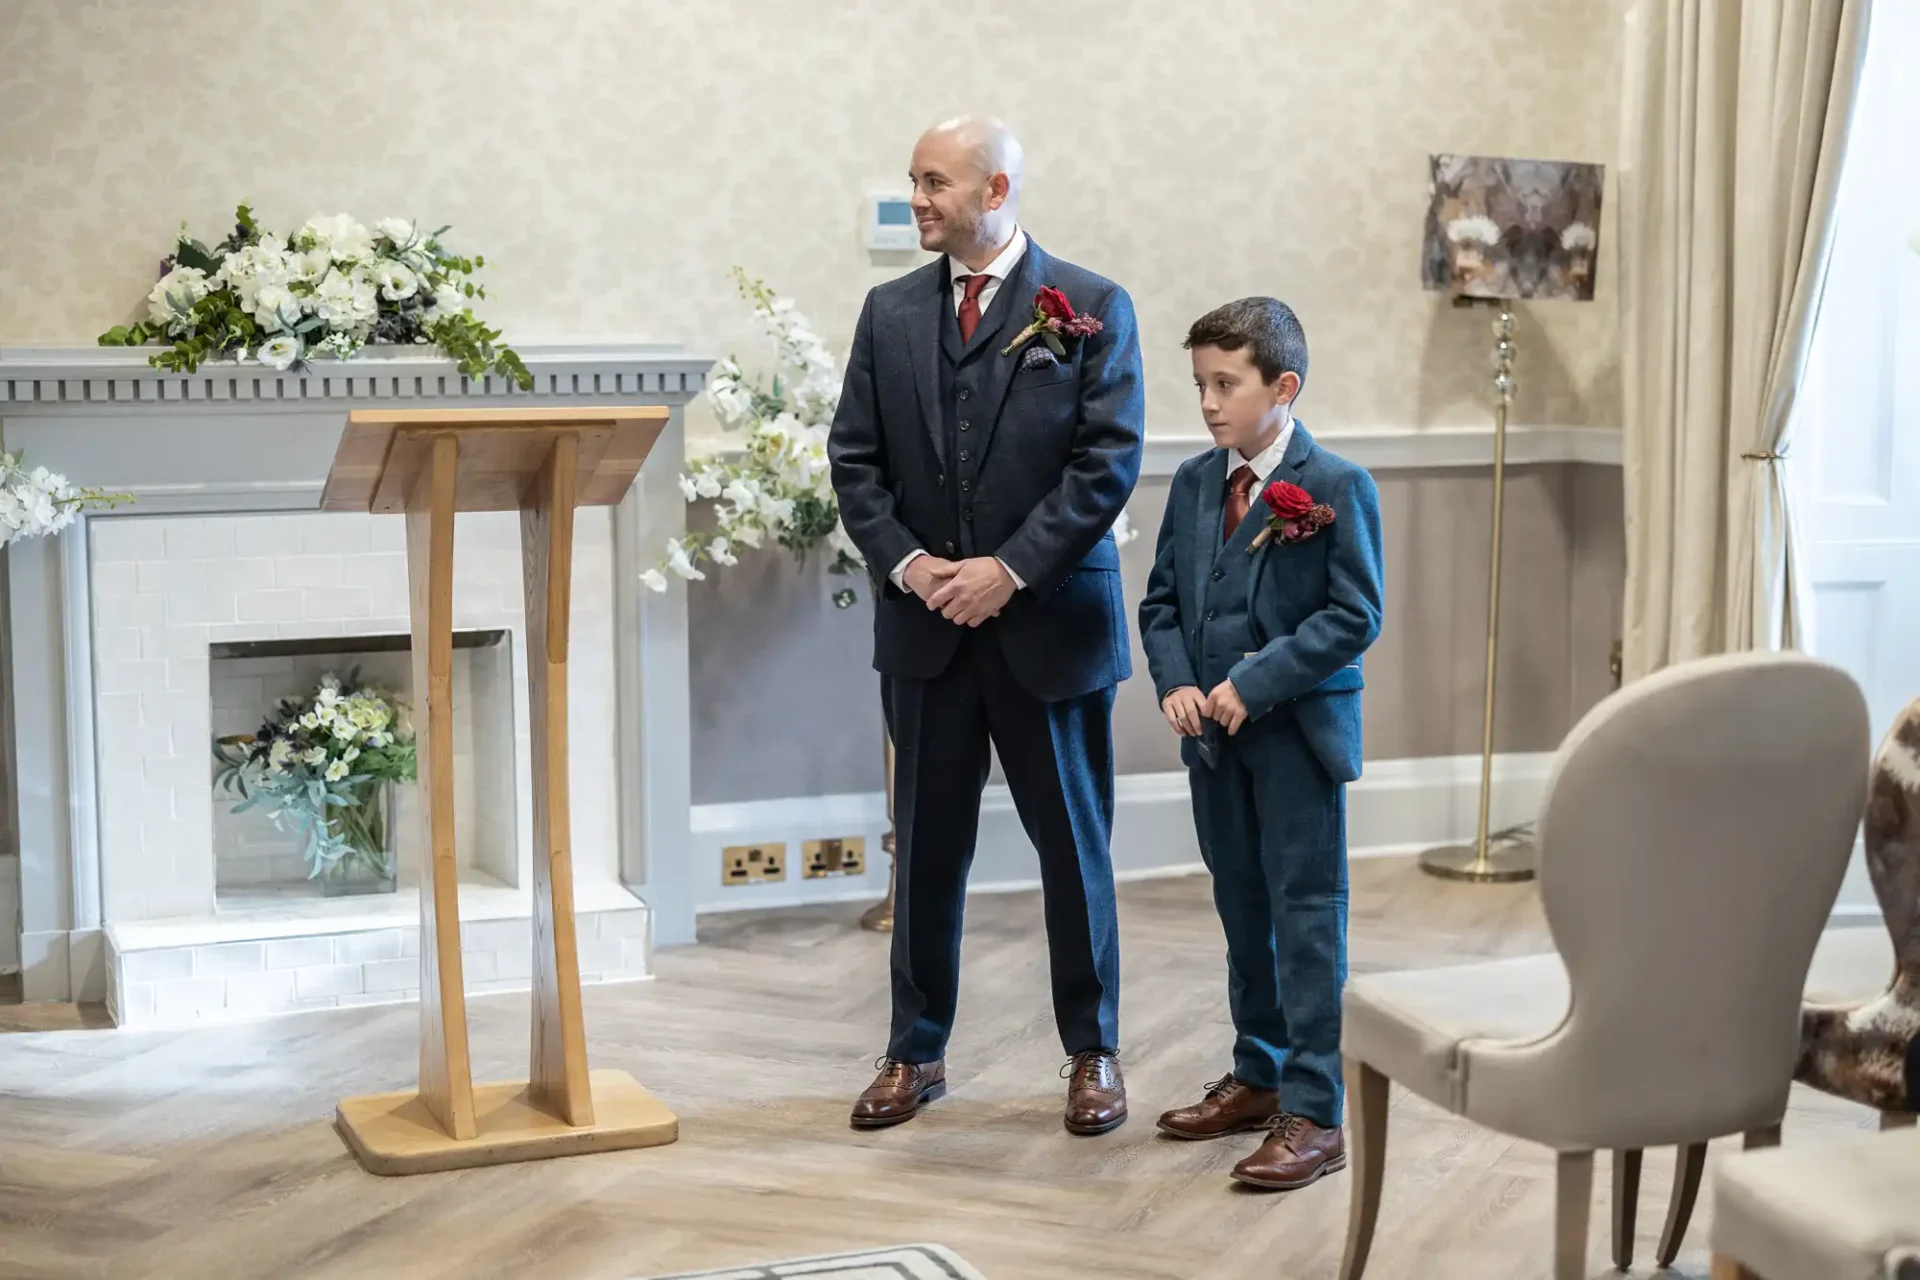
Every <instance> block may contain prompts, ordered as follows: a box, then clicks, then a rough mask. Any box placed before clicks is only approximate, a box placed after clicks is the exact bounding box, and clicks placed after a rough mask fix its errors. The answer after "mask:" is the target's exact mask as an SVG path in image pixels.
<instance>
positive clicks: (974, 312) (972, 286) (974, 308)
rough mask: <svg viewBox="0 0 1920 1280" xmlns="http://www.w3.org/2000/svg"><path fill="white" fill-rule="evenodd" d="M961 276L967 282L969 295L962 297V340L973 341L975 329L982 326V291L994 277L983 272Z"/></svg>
mask: <svg viewBox="0 0 1920 1280" xmlns="http://www.w3.org/2000/svg"><path fill="white" fill-rule="evenodd" d="M960 278H961V279H962V280H964V281H966V284H967V296H966V297H964V298H962V299H960V341H962V342H972V341H973V331H974V330H975V329H978V328H979V327H980V291H981V290H983V289H985V288H986V287H987V285H988V284H989V283H990V282H991V281H992V280H993V277H992V276H990V275H987V274H986V273H985V272H981V273H980V274H979V275H974V276H961V277H960Z"/></svg>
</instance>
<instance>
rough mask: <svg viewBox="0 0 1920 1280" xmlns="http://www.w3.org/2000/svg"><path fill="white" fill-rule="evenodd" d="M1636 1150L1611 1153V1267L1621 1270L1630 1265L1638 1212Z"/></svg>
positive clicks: (1639, 1155) (1638, 1169) (1631, 1263)
mask: <svg viewBox="0 0 1920 1280" xmlns="http://www.w3.org/2000/svg"><path fill="white" fill-rule="evenodd" d="M1641 1154H1642V1153H1641V1152H1640V1151H1639V1150H1638V1149H1635V1150H1632V1151H1616V1152H1614V1153H1613V1265H1614V1266H1615V1267H1616V1268H1618V1269H1619V1270H1621V1271H1625V1270H1627V1268H1629V1267H1631V1266H1632V1265H1633V1227H1634V1220H1635V1219H1636V1218H1637V1217H1638V1216H1639V1212H1640V1157H1641Z"/></svg>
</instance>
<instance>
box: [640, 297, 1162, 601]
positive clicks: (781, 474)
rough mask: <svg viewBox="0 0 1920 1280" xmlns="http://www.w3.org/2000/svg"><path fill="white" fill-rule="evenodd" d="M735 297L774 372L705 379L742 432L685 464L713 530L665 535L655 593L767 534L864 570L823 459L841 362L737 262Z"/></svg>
mask: <svg viewBox="0 0 1920 1280" xmlns="http://www.w3.org/2000/svg"><path fill="white" fill-rule="evenodd" d="M733 278H734V283H735V284H736V285H737V286H738V287H739V290H740V295H741V297H743V298H745V299H746V300H747V301H748V302H749V303H750V304H752V306H753V312H754V315H756V316H758V317H759V319H760V322H761V324H762V325H763V326H764V327H765V329H766V331H767V334H768V336H769V337H771V338H772V339H773V343H774V351H775V355H776V357H777V359H776V364H775V368H774V372H773V375H772V378H771V380H770V381H769V382H767V383H765V384H763V383H762V382H761V381H760V380H758V379H750V378H748V377H747V375H746V374H745V373H744V372H743V371H742V370H741V367H740V362H739V360H738V359H737V358H735V357H732V356H729V357H728V358H727V359H725V360H722V361H720V362H719V363H718V364H716V365H714V367H713V369H712V371H711V372H710V373H709V374H708V375H707V390H706V398H707V403H708V404H709V405H710V406H711V407H712V409H713V413H714V416H715V418H717V419H718V420H719V422H720V427H721V429H722V430H723V431H727V432H739V431H745V432H746V444H745V446H744V447H743V448H742V449H740V450H739V451H738V452H732V451H729V452H726V453H718V454H711V455H708V456H707V457H704V458H699V459H697V460H695V461H693V462H692V463H691V464H689V466H688V469H687V472H686V473H685V474H684V475H682V476H681V477H680V491H681V493H683V494H684V495H685V496H686V499H687V502H688V503H689V504H692V503H695V502H713V503H715V529H714V531H713V532H712V533H692V534H688V535H687V537H686V538H685V539H677V538H676V539H669V540H668V542H667V550H666V554H665V555H664V556H663V557H662V558H661V560H660V563H659V565H658V566H657V567H656V568H652V569H648V570H647V571H646V572H645V573H642V574H641V575H640V580H641V581H642V582H644V583H645V584H646V585H647V587H648V588H649V589H651V590H654V591H665V590H666V589H667V585H668V577H667V575H668V574H673V575H674V576H676V577H680V578H684V579H687V580H689V581H694V582H701V581H705V579H706V576H707V575H706V572H705V571H704V570H703V569H702V568H701V567H700V566H701V565H702V564H703V563H710V564H714V565H718V566H721V567H726V566H728V565H734V564H738V563H739V555H738V548H740V547H749V548H753V549H756V550H757V549H759V548H761V547H764V546H765V545H766V544H767V541H768V540H769V539H771V540H772V541H773V542H775V543H777V544H778V545H779V546H781V547H784V548H786V549H787V550H788V551H789V552H791V553H792V554H793V556H794V557H795V558H796V559H798V560H800V561H802V562H803V563H804V562H805V560H806V558H807V556H808V555H809V554H811V553H812V552H814V551H816V550H819V549H820V548H822V547H823V546H824V547H825V548H826V549H827V550H829V551H831V552H832V554H833V563H832V565H831V566H830V569H829V571H830V572H832V573H835V574H843V575H847V574H857V573H861V572H863V571H864V570H865V569H866V561H865V560H864V559H863V558H862V557H861V555H860V549H859V548H858V547H856V546H854V544H853V539H852V538H851V537H849V536H848V535H847V530H846V526H845V525H843V524H841V523H840V503H839V500H838V499H837V498H836V497H835V496H834V492H833V482H832V477H831V475H830V474H829V468H828V462H827V433H828V431H829V429H830V428H831V427H832V426H833V415H834V410H835V409H836V408H838V407H839V404H840V365H839V361H837V360H835V359H834V357H833V355H832V353H830V352H829V351H828V350H827V346H826V343H824V342H822V341H821V340H820V336H819V335H818V334H817V333H815V332H814V329H813V326H812V325H811V324H810V323H809V322H808V321H807V318H806V316H804V315H802V314H801V312H800V311H799V309H798V308H797V307H796V306H795V304H794V301H793V299H791V298H785V297H781V296H780V295H778V294H776V293H774V292H773V291H772V290H771V289H769V288H768V287H767V286H766V284H765V283H764V282H762V281H760V280H757V279H754V278H752V277H750V276H748V275H747V273H746V272H745V271H744V270H743V269H741V268H740V267H735V268H734V269H733ZM1113 534H1114V538H1115V540H1116V541H1118V542H1120V543H1121V544H1122V545H1125V544H1126V543H1128V542H1131V541H1132V540H1133V538H1134V536H1135V534H1134V532H1133V528H1132V525H1131V523H1130V522H1129V521H1128V519H1127V516H1126V513H1125V512H1122V513H1121V514H1120V518H1119V519H1118V520H1117V521H1115V522H1114V526H1113ZM858 598H859V597H858V595H857V593H856V592H855V591H854V590H853V588H852V587H842V588H841V589H840V590H838V591H836V592H834V595H833V602H834V604H836V605H838V606H839V607H840V608H842V609H845V608H847V607H849V606H851V605H852V604H853V603H854V601H855V600H857V599H858Z"/></svg>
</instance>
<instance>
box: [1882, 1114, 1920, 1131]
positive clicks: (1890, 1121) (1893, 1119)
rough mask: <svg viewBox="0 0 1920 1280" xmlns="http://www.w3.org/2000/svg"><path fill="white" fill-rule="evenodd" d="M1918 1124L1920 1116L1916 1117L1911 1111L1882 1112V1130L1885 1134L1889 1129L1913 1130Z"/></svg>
mask: <svg viewBox="0 0 1920 1280" xmlns="http://www.w3.org/2000/svg"><path fill="white" fill-rule="evenodd" d="M1916 1122H1920V1116H1916V1115H1915V1114H1914V1113H1913V1112H1911V1111H1882V1112H1881V1113H1880V1129H1881V1132H1883V1133H1884V1132H1885V1131H1886V1130H1888V1129H1911V1128H1913V1127H1914V1124H1915V1123H1916Z"/></svg>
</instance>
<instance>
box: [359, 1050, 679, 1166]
mask: <svg viewBox="0 0 1920 1280" xmlns="http://www.w3.org/2000/svg"><path fill="white" fill-rule="evenodd" d="M588 1079H589V1080H590V1081H591V1082H592V1086H593V1117H594V1123H592V1124H590V1125H583V1126H581V1127H579V1128H575V1127H574V1126H572V1125H570V1124H567V1123H566V1122H564V1121H562V1120H559V1119H557V1118H556V1117H554V1116H553V1115H551V1114H550V1113H548V1112H546V1111H543V1110H542V1109H541V1108H539V1107H538V1106H536V1105H534V1104H533V1103H532V1102H531V1101H529V1100H528V1098H527V1085H526V1082H525V1081H523V1080H516V1081H511V1082H509V1083H506V1084H483V1085H475V1086H474V1090H473V1111H474V1119H475V1120H476V1121H477V1122H478V1125H479V1130H480V1131H479V1134H478V1136H476V1137H473V1138H469V1139H467V1140H466V1141H464V1142H462V1141H459V1140H457V1139H454V1138H450V1137H448V1136H447V1135H446V1134H445V1133H443V1132H441V1130H440V1125H439V1122H437V1121H436V1120H434V1118H433V1117H432V1115H430V1114H429V1113H428V1111H427V1107H426V1104H425V1103H423V1102H421V1101H420V1095H419V1094H418V1093H417V1092H416V1091H414V1090H411V1089H409V1090H405V1091H403V1092H400V1093H372V1094H367V1095H365V1096H363V1097H358V1098H347V1099H344V1100H343V1101H342V1102H341V1103H340V1106H339V1109H338V1110H337V1111H336V1112H335V1113H334V1121H333V1124H334V1128H336V1129H338V1130H339V1131H340V1136H341V1137H342V1138H344V1139H346V1143H347V1146H348V1147H349V1148H351V1149H352V1151H353V1155H354V1158H355V1159H356V1160H358V1161H359V1162H360V1164H361V1166H362V1167H363V1168H365V1169H366V1171H367V1172H368V1173H377V1174H383V1175H387V1176H397V1175H401V1174H409V1173H440V1172H444V1171H445V1170H448V1169H471V1168H475V1167H477V1166H479V1165H489V1164H510V1163H512V1162H514V1161H516V1160H550V1159H552V1158H554V1157H556V1156H581V1155H590V1154H593V1153H595V1152H600V1151H624V1150H628V1149H631V1148H635V1147H659V1146H665V1145H666V1144H667V1143H669V1142H672V1141H674V1140H675V1139H677V1138H678V1137H679V1136H680V1121H679V1120H678V1118H676V1117H675V1116H674V1114H673V1112H671V1111H669V1110H667V1108H666V1106H665V1104H664V1103H662V1102H660V1101H659V1100H658V1099H656V1098H655V1097H654V1096H653V1095H652V1094H650V1093H648V1092H647V1091H646V1090H645V1089H643V1088H641V1087H640V1082H639V1081H637V1080H635V1079H634V1078H633V1077H632V1076H630V1075H628V1074H627V1073H626V1072H624V1071H594V1072H590V1073H589V1074H588Z"/></svg>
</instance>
